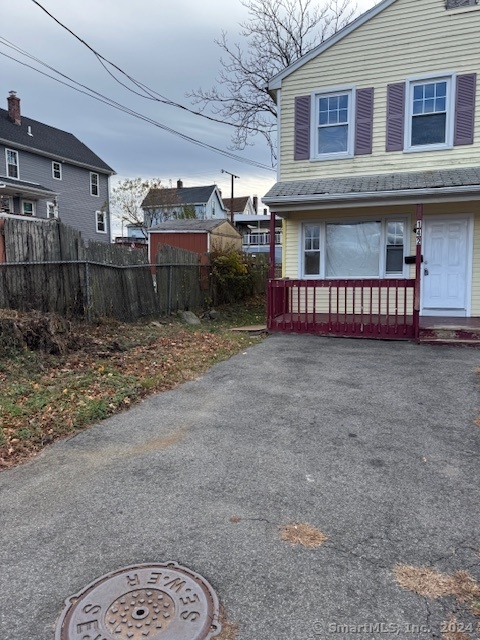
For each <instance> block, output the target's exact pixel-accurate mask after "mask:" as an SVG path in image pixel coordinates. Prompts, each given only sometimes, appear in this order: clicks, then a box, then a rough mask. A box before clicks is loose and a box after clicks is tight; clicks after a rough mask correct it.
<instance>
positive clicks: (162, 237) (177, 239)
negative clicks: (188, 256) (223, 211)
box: [148, 220, 242, 263]
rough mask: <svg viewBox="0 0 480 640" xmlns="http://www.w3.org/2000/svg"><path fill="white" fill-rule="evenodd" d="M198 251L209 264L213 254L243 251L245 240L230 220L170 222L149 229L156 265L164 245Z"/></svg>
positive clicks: (149, 245) (152, 253)
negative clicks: (208, 256) (207, 259)
mask: <svg viewBox="0 0 480 640" xmlns="http://www.w3.org/2000/svg"><path fill="white" fill-rule="evenodd" d="M165 244H167V245H170V246H171V247H179V248H180V249H187V250H188V251H194V252H195V253H198V254H199V255H200V256H202V260H203V261H204V262H205V261H206V254H208V253H211V252H212V251H222V250H224V251H228V250H230V249H235V250H237V251H240V250H241V248H242V238H241V236H240V233H239V232H238V231H237V230H236V229H235V227H234V226H233V225H232V224H231V222H230V221H229V220H170V221H168V222H161V223H160V224H158V225H156V226H155V227H152V228H151V229H149V230H148V255H149V257H150V262H152V263H154V262H155V258H156V255H157V252H158V249H159V248H160V247H161V246H162V245H165Z"/></svg>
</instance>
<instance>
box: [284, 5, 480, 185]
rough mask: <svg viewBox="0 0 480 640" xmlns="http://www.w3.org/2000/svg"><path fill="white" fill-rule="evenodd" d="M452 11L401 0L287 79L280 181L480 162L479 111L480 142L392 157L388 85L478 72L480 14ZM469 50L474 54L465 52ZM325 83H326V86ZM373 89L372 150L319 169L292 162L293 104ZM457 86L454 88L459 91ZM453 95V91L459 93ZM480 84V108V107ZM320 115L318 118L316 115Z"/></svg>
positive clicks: (474, 10) (479, 118)
mask: <svg viewBox="0 0 480 640" xmlns="http://www.w3.org/2000/svg"><path fill="white" fill-rule="evenodd" d="M477 9H478V7H471V8H467V9H465V10H460V9H457V10H451V11H447V10H446V9H445V3H444V1H443V0H421V1H419V0H397V2H394V3H393V4H392V5H390V6H389V7H387V8H386V9H385V10H383V11H382V12H380V13H379V14H378V15H377V16H376V17H375V18H373V19H372V20H370V21H368V22H366V23H365V24H363V25H362V26H360V27H359V28H358V29H356V30H355V31H353V32H352V33H351V34H349V35H347V36H346V37H345V38H343V39H342V40H340V41H339V42H338V43H336V44H334V45H333V46H332V47H331V48H330V49H327V50H326V51H325V52H323V53H322V54H321V55H319V56H317V57H316V58H314V59H312V60H310V61H309V62H307V63H305V64H304V65H303V66H302V67H300V68H299V69H297V70H296V71H294V72H293V73H292V74H291V75H290V76H288V77H286V78H284V80H283V81H282V90H281V92H280V95H281V105H280V114H281V116H280V117H281V122H280V132H281V136H280V176H279V179H280V180H305V179H309V178H310V179H313V178H316V177H319V176H320V175H321V176H322V177H329V176H339V177H340V176H352V175H369V174H374V173H388V172H392V173H393V172H401V171H416V170H418V171H421V170H429V169H431V167H432V161H434V162H435V168H438V169H440V168H442V167H451V166H452V165H455V166H476V165H478V164H479V163H480V109H479V108H478V107H477V112H476V119H475V141H476V144H475V145H465V146H461V147H455V148H453V149H443V150H436V151H431V150H427V151H417V152H416V153H405V151H398V152H397V151H395V152H386V149H385V141H386V107H387V85H389V84H392V83H400V82H406V81H407V79H408V78H414V77H416V78H419V79H420V78H421V77H422V76H423V77H438V78H440V77H443V76H445V75H446V74H451V73H452V71H455V73H456V74H457V75H460V74H467V73H478V64H477V63H476V61H477V60H478V59H479V58H480V38H479V37H478V33H479V32H480V11H477ZM466 52H467V53H466ZM319 79H321V84H319ZM352 84H354V85H355V86H356V88H357V90H358V89H361V88H367V87H373V88H374V92H375V93H374V95H375V102H374V118H373V152H372V154H371V155H364V156H357V157H355V158H347V159H342V160H337V161H335V160H328V161H324V162H322V163H321V165H319V164H318V163H316V162H310V161H308V160H301V161H295V160H294V159H293V157H294V154H293V141H294V136H293V134H294V127H293V125H294V99H295V97H296V96H303V95H307V94H308V95H309V94H311V92H312V91H317V90H323V89H325V90H327V89H328V88H329V87H335V86H349V85H352ZM453 89H454V87H453V86H452V90H453ZM452 92H453V91H452ZM479 100H480V82H477V105H479V104H480V102H479ZM313 116H314V114H313V113H312V118H313Z"/></svg>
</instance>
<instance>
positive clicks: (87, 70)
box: [0, 0, 375, 197]
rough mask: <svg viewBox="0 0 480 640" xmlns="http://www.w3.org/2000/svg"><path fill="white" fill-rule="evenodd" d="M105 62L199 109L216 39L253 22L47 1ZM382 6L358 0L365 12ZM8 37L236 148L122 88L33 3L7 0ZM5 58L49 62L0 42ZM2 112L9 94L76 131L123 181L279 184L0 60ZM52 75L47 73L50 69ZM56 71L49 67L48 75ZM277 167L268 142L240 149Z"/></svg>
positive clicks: (161, 2)
mask: <svg viewBox="0 0 480 640" xmlns="http://www.w3.org/2000/svg"><path fill="white" fill-rule="evenodd" d="M39 1H40V2H41V4H42V5H43V6H44V7H45V8H46V9H47V10H48V11H50V12H51V13H52V14H53V15H55V16H56V17H57V18H58V19H59V20H60V21H61V22H63V23H65V24H66V25H67V26H68V27H69V28H71V29H72V30H73V31H74V32H75V33H76V34H77V35H79V36H80V37H82V38H83V39H85V40H86V41H87V42H88V43H89V44H90V45H91V46H92V47H93V48H95V49H96V50H97V51H99V52H100V53H101V54H102V55H103V56H105V57H106V58H108V59H109V60H111V61H113V62H114V63H115V64H117V65H118V66H119V67H121V68H122V69H124V70H125V71H127V72H128V73H129V74H130V75H132V76H133V77H135V78H136V79H138V80H140V81H142V82H144V83H145V84H147V85H149V86H150V87H152V88H154V89H155V90H156V91H158V92H160V93H161V94H163V95H164V96H166V97H167V98H169V99H172V100H175V101H177V102H181V103H184V104H187V105H188V106H193V105H192V104H191V102H190V101H189V99H188V98H186V97H185V94H186V93H187V92H188V91H189V90H192V89H196V88H198V87H200V86H201V87H202V88H204V89H208V88H210V87H211V86H212V85H213V84H215V77H216V76H217V74H218V72H219V70H220V64H219V58H220V50H219V48H218V46H217V45H216V44H215V43H214V39H215V38H218V37H219V36H220V34H221V32H222V30H224V31H227V32H228V35H229V38H230V39H231V40H232V41H235V40H238V37H237V34H238V31H239V27H238V23H239V22H240V21H241V20H244V19H245V18H247V17H248V16H247V13H246V10H245V8H244V7H242V5H241V4H240V2H239V0H203V1H202V2H199V1H198V0H175V1H173V2H172V1H170V0H169V1H167V0H135V1H134V2H132V1H131V0H129V1H127V0H68V2H66V1H65V0H39ZM373 4H375V2H374V0H359V1H358V2H357V5H358V8H359V10H362V11H364V10H366V9H368V8H370V7H371V6H373ZM3 5H4V6H3V7H2V20H1V22H0V36H1V37H2V38H6V39H8V40H9V41H10V42H11V43H13V44H14V45H16V46H18V47H21V48H22V49H24V50H26V51H27V52H29V53H30V54H33V55H35V56H36V57H37V58H39V59H41V60H42V61H43V62H46V63H48V64H49V65H51V66H52V67H55V69H58V70H60V71H62V72H63V73H64V74H66V75H68V76H70V77H71V78H73V79H75V80H77V81H78V82H82V83H83V84H85V85H88V86H89V87H91V88H93V89H95V90H96V91H99V92H101V93H103V94H106V95H107V96H108V97H110V98H113V99H115V100H116V101H117V102H119V103H121V104H122V105H126V106H128V107H129V108H131V109H133V110H135V111H138V112H140V113H142V114H144V115H147V116H148V117H150V118H153V119H155V120H157V121H159V122H161V123H162V124H165V125H167V126H169V127H171V128H173V129H177V130H178V131H180V132H182V133H184V134H186V135H189V136H191V137H193V138H197V139H199V140H202V141H204V142H207V143H209V144H211V145H213V146H215V147H219V148H221V149H228V146H229V144H230V132H231V129H230V127H227V126H225V125H221V124H215V123H210V122H208V121H206V120H204V119H202V118H199V117H197V116H193V115H189V114H187V113H185V112H182V111H180V110H179V109H175V108H173V107H170V106H167V105H163V104H159V103H156V102H151V101H148V100H145V99H142V98H140V97H137V96H135V95H133V94H132V93H131V92H129V91H127V89H124V88H123V87H121V86H120V85H118V84H117V83H116V82H115V81H114V80H113V79H112V78H111V77H110V76H108V74H107V73H106V71H105V70H104V69H103V68H102V67H101V66H100V64H99V62H98V61H97V59H96V58H95V56H94V55H93V54H92V53H91V52H89V51H88V49H87V48H86V47H85V46H83V45H82V44H81V43H80V42H78V41H77V40H75V38H74V37H73V36H71V35H70V34H68V33H67V32H66V31H64V30H63V29H62V28H61V27H60V26H58V25H57V24H56V23H55V22H54V21H53V20H52V19H51V18H49V17H48V16H47V15H46V14H45V13H44V12H42V11H41V9H39V8H38V7H37V6H36V5H35V4H34V3H33V2H32V1H31V0H15V2H7V1H6V0H3ZM0 52H2V53H6V54H8V55H12V56H14V57H16V58H17V59H19V60H21V61H23V62H26V63H28V64H33V65H34V66H37V67H39V68H43V67H40V65H38V64H36V63H34V62H31V61H29V60H27V59H26V58H25V57H23V56H21V55H20V54H18V53H15V52H14V51H12V49H10V48H8V47H6V46H5V44H0ZM0 65H1V66H0V69H1V73H0V79H1V83H0V85H1V88H2V90H1V91H0V106H1V107H2V108H4V109H6V105H7V102H6V98H7V95H8V92H9V91H11V90H14V91H16V92H17V95H18V96H19V97H20V98H21V109H22V113H23V114H24V115H25V116H28V117H30V118H33V119H35V120H40V121H41V122H45V123H47V124H50V125H52V126H55V127H58V128H60V129H64V130H66V131H69V132H71V133H73V134H74V135H76V136H77V137H78V138H79V139H80V140H82V142H84V143H85V144H87V145H88V146H89V147H91V148H92V149H93V150H94V151H95V152H96V153H97V154H98V155H99V156H100V157H101V158H102V159H103V160H104V161H105V162H107V163H108V164H109V165H111V166H112V167H113V168H114V169H115V171H116V172H117V174H118V176H117V178H116V179H118V178H124V177H132V178H133V177H137V176H142V177H144V178H151V177H157V178H160V179H161V180H162V183H163V184H165V185H166V186H167V185H168V183H169V180H172V181H173V183H175V182H176V180H177V179H178V178H181V179H182V180H183V182H184V185H185V186H194V185H200V184H204V185H205V184H213V183H216V184H218V185H219V187H220V188H221V189H222V191H223V195H224V196H225V197H229V195H230V177H229V176H227V175H225V174H222V173H221V169H225V170H227V171H230V172H232V173H235V174H236V175H238V176H240V179H239V180H236V181H235V195H258V196H259V197H262V196H263V195H264V194H265V193H266V191H267V190H268V189H269V188H270V186H271V185H272V184H273V183H274V182H275V177H276V174H275V173H274V172H272V171H266V170H261V169H255V168H253V167H251V166H249V165H248V164H242V163H240V162H237V161H235V160H232V159H229V158H226V157H222V156H220V155H217V154H215V153H213V152H212V151H207V150H205V149H202V148H200V147H198V146H195V145H193V144H190V143H187V142H185V141H183V140H181V139H179V138H177V137H174V136H173V135H171V134H169V133H167V132H165V131H162V130H161V129H158V128H156V127H154V126H152V125H151V124H147V123H145V122H142V121H140V120H137V119H135V118H132V117H131V116H129V115H127V114H124V113H121V112H120V111H116V110H115V109H112V108H111V107H109V106H107V105H104V104H101V103H99V102H97V101H95V100H93V99H92V98H90V97H87V96H85V95H82V94H80V93H77V92H75V91H73V90H72V89H69V88H67V87H65V86H62V85H61V84H58V83H57V82H55V81H54V80H51V79H50V78H47V77H45V76H42V75H40V74H39V73H37V72H35V71H33V70H31V69H28V68H27V67H25V66H22V65H20V64H19V63H18V62H14V61H12V60H9V59H7V58H5V57H4V56H3V55H2V56H0ZM43 69H44V68H43ZM44 70H45V71H47V72H48V70H46V69H44ZM2 94H3V99H2ZM235 153H237V154H239V155H242V156H244V157H247V158H251V159H253V160H256V161H258V162H260V163H262V164H266V165H269V164H270V154H269V152H268V149H267V148H266V145H265V144H264V143H263V142H262V141H261V140H260V138H257V140H256V143H255V146H252V147H249V148H247V150H246V151H245V152H235Z"/></svg>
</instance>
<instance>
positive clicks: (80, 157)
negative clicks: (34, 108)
mask: <svg viewBox="0 0 480 640" xmlns="http://www.w3.org/2000/svg"><path fill="white" fill-rule="evenodd" d="M28 127H30V130H31V133H32V135H29V134H28ZM0 140H1V141H2V142H4V143H7V145H8V143H9V144H11V145H12V147H14V148H17V147H21V148H26V149H29V150H30V149H31V150H32V151H35V152H37V153H40V154H47V155H48V156H49V157H53V158H58V159H59V160H60V159H62V160H67V161H71V162H73V163H74V164H79V165H82V166H87V167H89V168H91V169H96V170H98V171H99V172H101V173H102V172H103V173H115V172H114V170H113V169H112V168H111V167H110V166H109V165H108V164H106V163H105V162H104V161H103V160H101V159H100V158H99V157H98V156H97V154H96V153H93V151H91V149H89V148H88V147H87V146H86V145H84V144H83V142H80V140H78V138H76V137H75V136H74V135H72V134H71V133H67V132H66V131H62V130H61V129H56V128H55V127H50V126H49V125H48V124H43V122H38V121H37V120H31V119H30V118H25V117H24V116H23V115H22V124H21V125H17V124H14V123H13V122H12V121H11V120H10V119H9V117H8V111H6V110H5V109H0Z"/></svg>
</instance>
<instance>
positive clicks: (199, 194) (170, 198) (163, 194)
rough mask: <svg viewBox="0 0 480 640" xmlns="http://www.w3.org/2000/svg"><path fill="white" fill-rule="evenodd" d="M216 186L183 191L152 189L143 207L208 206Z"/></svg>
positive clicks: (183, 189) (188, 188)
mask: <svg viewBox="0 0 480 640" xmlns="http://www.w3.org/2000/svg"><path fill="white" fill-rule="evenodd" d="M215 188H216V185H214V184H211V185H208V186H206V187H182V188H181V189H175V188H172V189H150V191H149V192H148V193H147V195H146V197H145V199H144V201H143V202H142V207H145V208H147V207H168V206H171V207H175V206H178V205H182V204H206V203H207V202H208V201H209V200H210V197H211V195H212V193H213V191H214V190H215Z"/></svg>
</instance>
